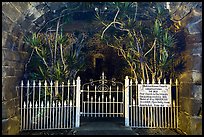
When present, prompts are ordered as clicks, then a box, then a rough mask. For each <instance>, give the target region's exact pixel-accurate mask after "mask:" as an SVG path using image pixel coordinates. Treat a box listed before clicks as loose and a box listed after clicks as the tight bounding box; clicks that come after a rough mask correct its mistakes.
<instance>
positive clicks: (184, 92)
mask: <svg viewBox="0 0 204 137" xmlns="http://www.w3.org/2000/svg"><path fill="white" fill-rule="evenodd" d="M192 85H193V84H192V83H182V82H181V83H180V85H179V96H181V97H187V98H190V97H193V96H191V89H192Z"/></svg>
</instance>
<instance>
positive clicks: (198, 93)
mask: <svg viewBox="0 0 204 137" xmlns="http://www.w3.org/2000/svg"><path fill="white" fill-rule="evenodd" d="M191 94H192V96H193V97H194V99H196V100H202V85H193V86H192V92H191Z"/></svg>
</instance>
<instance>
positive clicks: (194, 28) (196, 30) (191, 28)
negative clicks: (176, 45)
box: [186, 17, 202, 34]
mask: <svg viewBox="0 0 204 137" xmlns="http://www.w3.org/2000/svg"><path fill="white" fill-rule="evenodd" d="M194 18H195V19H194ZM200 18H202V17H193V18H192V19H191V23H189V24H188V25H187V26H186V27H187V30H188V33H189V34H201V32H202V30H200V25H199V24H198V23H199V22H198V21H199V20H202V19H200ZM192 20H195V21H192ZM197 22H198V23H197Z"/></svg>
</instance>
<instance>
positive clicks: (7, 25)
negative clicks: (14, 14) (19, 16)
mask: <svg viewBox="0 0 204 137" xmlns="http://www.w3.org/2000/svg"><path fill="white" fill-rule="evenodd" d="M13 26H14V23H13V21H12V20H11V19H9V18H8V17H7V16H6V15H5V14H4V13H2V31H6V32H11V30H12V28H13Z"/></svg>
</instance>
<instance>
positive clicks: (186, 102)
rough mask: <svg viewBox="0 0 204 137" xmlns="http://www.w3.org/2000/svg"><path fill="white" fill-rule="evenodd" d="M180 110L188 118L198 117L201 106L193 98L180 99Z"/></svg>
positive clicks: (199, 101) (200, 102)
mask: <svg viewBox="0 0 204 137" xmlns="http://www.w3.org/2000/svg"><path fill="white" fill-rule="evenodd" d="M179 103H180V106H181V108H180V110H181V111H183V112H186V113H188V115H190V116H197V115H199V111H200V107H201V106H202V101H201V100H196V99H193V98H187V97H180V100H179Z"/></svg>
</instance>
